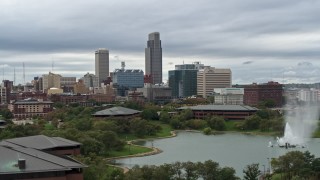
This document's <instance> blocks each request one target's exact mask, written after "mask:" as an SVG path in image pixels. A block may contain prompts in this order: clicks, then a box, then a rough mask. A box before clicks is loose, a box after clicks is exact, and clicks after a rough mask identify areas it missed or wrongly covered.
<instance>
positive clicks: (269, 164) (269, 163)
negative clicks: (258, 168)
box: [267, 158, 271, 174]
mask: <svg viewBox="0 0 320 180" xmlns="http://www.w3.org/2000/svg"><path fill="white" fill-rule="evenodd" d="M267 159H268V166H269V167H268V169H269V174H271V162H270V160H271V159H270V158H267Z"/></svg>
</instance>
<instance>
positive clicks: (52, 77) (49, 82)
mask: <svg viewBox="0 0 320 180" xmlns="http://www.w3.org/2000/svg"><path fill="white" fill-rule="evenodd" d="M61 77H62V76H61V75H60V74H54V73H51V72H49V74H44V75H42V88H43V89H42V90H43V91H46V90H48V89H50V88H60V87H61Z"/></svg>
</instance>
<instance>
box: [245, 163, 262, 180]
mask: <svg viewBox="0 0 320 180" xmlns="http://www.w3.org/2000/svg"><path fill="white" fill-rule="evenodd" d="M243 173H244V179H245V180H258V177H259V175H260V173H261V171H260V170H259V164H250V165H247V167H246V168H245V169H244V170H243Z"/></svg>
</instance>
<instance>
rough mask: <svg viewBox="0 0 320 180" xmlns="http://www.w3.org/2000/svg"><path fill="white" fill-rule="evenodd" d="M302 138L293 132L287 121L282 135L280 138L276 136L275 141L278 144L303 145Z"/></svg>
mask: <svg viewBox="0 0 320 180" xmlns="http://www.w3.org/2000/svg"><path fill="white" fill-rule="evenodd" d="M303 139H304V138H302V137H299V136H297V135H295V134H294V132H293V131H292V129H291V127H290V124H289V123H288V122H287V123H286V126H285V130H284V136H283V137H281V138H277V143H278V145H279V146H286V144H289V145H293V146H297V145H303V143H304V140H303Z"/></svg>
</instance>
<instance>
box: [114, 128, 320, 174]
mask: <svg viewBox="0 0 320 180" xmlns="http://www.w3.org/2000/svg"><path fill="white" fill-rule="evenodd" d="M270 141H271V142H273V143H275V142H276V140H275V138H274V137H271V136H256V135H245V134H241V133H227V134H222V135H210V136H206V135H203V134H202V133H194V132H179V133H178V136H177V137H174V138H167V139H158V140H148V141H141V142H139V144H140V145H144V146H149V147H151V146H154V147H157V148H160V149H161V150H163V152H162V153H160V154H157V155H152V156H145V157H135V158H126V159H119V160H117V161H116V164H119V165H121V166H126V167H129V168H131V167H133V166H134V165H140V166H142V165H161V164H164V163H173V162H176V161H181V162H185V161H192V162H197V161H201V162H204V161H206V160H209V159H211V160H213V161H216V162H218V163H219V164H220V166H221V167H223V166H229V167H233V168H234V169H235V170H236V173H237V176H240V177H242V176H243V173H242V170H243V169H244V168H245V167H246V165H248V164H252V163H259V166H260V170H261V171H262V172H263V171H264V170H267V169H268V168H269V167H270V163H269V161H270V159H271V158H276V157H279V156H280V155H283V154H285V153H286V152H288V151H292V150H300V151H307V150H308V151H310V152H311V154H314V155H316V157H320V139H310V140H308V141H307V143H306V148H291V149H285V148H279V147H273V148H271V147H268V144H269V142H270Z"/></svg>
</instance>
